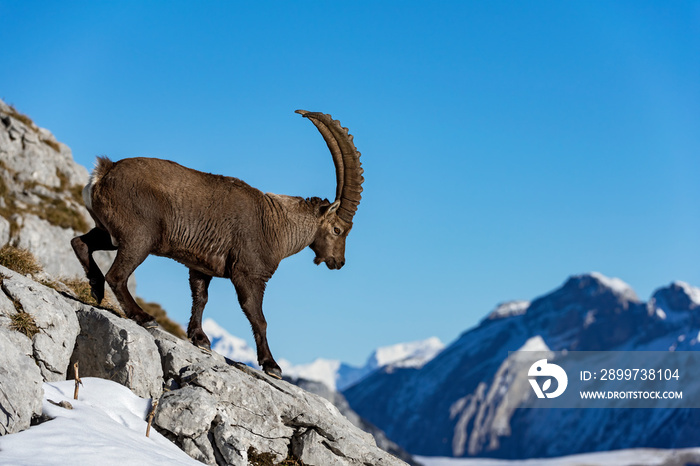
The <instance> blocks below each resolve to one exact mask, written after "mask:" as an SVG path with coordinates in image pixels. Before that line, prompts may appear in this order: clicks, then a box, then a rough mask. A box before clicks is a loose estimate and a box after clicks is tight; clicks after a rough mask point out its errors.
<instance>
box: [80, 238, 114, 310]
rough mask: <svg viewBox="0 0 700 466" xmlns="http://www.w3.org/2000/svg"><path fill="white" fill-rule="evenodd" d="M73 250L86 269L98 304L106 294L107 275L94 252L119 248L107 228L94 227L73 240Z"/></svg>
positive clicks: (91, 290) (91, 291)
mask: <svg viewBox="0 0 700 466" xmlns="http://www.w3.org/2000/svg"><path fill="white" fill-rule="evenodd" d="M71 246H73V251H75V255H76V256H77V257H78V260H79V261H80V264H81V265H82V266H83V269H84V270H85V275H86V276H87V279H88V281H89V282H90V293H91V294H92V297H93V298H95V301H97V304H99V303H101V302H102V299H103V298H104V296H105V277H104V275H103V274H102V271H101V270H100V268H99V267H98V266H97V263H96V262H95V259H94V258H93V257H92V253H93V252H95V251H113V250H115V249H117V248H116V247H115V246H114V245H113V244H112V240H111V238H110V236H109V233H107V232H106V231H105V230H102V229H100V228H93V229H92V230H90V231H89V232H87V233H86V234H84V235H82V236H76V237H75V238H73V239H72V240H71Z"/></svg>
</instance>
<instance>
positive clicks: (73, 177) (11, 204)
mask: <svg viewBox="0 0 700 466" xmlns="http://www.w3.org/2000/svg"><path fill="white" fill-rule="evenodd" d="M56 148H58V150H56ZM87 181H88V172H87V170H86V169H85V167H83V166H81V165H79V164H77V163H75V161H74V160H73V156H72V154H71V151H70V149H69V148H68V146H66V145H65V144H61V143H59V142H57V141H56V138H55V137H54V136H53V134H51V132H50V131H48V130H46V129H44V128H39V127H37V126H36V125H28V124H26V122H24V121H22V120H21V119H20V118H18V117H17V115H16V113H15V112H14V111H13V110H12V109H11V108H10V107H9V106H8V105H6V104H5V103H4V102H2V101H1V100H0V182H1V183H2V184H3V185H4V188H5V194H4V195H0V207H4V208H6V209H7V211H8V213H7V214H6V215H9V216H11V218H3V217H0V246H2V245H4V244H7V243H8V242H10V243H11V244H12V245H14V246H17V247H20V248H23V249H28V250H29V251H30V252H31V253H32V254H34V256H35V257H36V258H37V260H38V261H39V263H40V264H41V265H42V266H43V267H44V270H45V271H46V273H48V274H49V275H51V276H52V277H53V278H59V279H60V278H61V277H71V278H72V277H76V278H84V277H85V273H84V272H83V268H82V266H81V265H80V263H79V262H78V260H77V259H76V257H75V254H74V253H73V249H72V248H71V246H70V240H71V239H72V238H73V237H74V236H76V235H78V234H80V233H79V232H75V231H73V230H72V229H70V228H62V227H59V226H56V225H53V224H51V223H49V222H48V221H46V220H43V219H41V218H39V216H37V215H36V214H37V213H42V212H44V211H45V209H47V208H50V207H51V203H53V202H56V201H59V205H65V207H66V208H68V209H69V210H70V211H71V212H72V214H73V215H75V216H78V217H82V218H83V219H84V220H85V222H86V223H87V225H89V226H90V227H91V226H92V225H93V221H92V219H91V217H90V215H89V214H88V211H87V209H85V207H84V205H83V202H82V200H81V199H76V191H77V190H79V189H80V188H82V186H84V185H85V184H86V183H87ZM10 213H11V214H10ZM10 222H13V223H14V224H15V225H16V226H17V227H18V228H17V229H16V232H15V233H14V234H13V237H11V235H10V232H11V229H10ZM114 257H115V253H114V252H106V251H105V252H98V253H96V254H95V260H96V261H97V263H98V265H99V266H100V268H101V269H102V271H103V272H106V271H107V270H109V266H110V265H111V263H112V261H113V260H114ZM129 289H130V290H131V292H132V294H133V293H135V291H136V282H135V280H134V278H133V277H131V278H130V279H129ZM108 292H109V291H108Z"/></svg>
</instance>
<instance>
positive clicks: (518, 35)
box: [0, 0, 700, 364]
mask: <svg viewBox="0 0 700 466" xmlns="http://www.w3.org/2000/svg"><path fill="white" fill-rule="evenodd" d="M0 43H1V44H2V51H1V52H0V70H2V72H1V73H0V98H2V99H3V100H5V101H6V102H8V103H12V104H14V105H15V106H16V107H17V108H18V109H19V110H20V111H22V112H24V113H27V114H28V115H30V116H31V117H32V118H33V119H34V120H35V122H37V124H39V125H40V126H43V127H46V128H49V129H50V130H51V131H52V132H53V133H54V134H55V135H56V137H57V138H58V139H59V140H60V141H62V142H65V143H66V144H68V145H69V146H70V147H71V148H72V150H73V156H74V158H75V159H76V161H78V162H79V163H81V164H83V165H85V166H87V167H91V166H92V164H93V162H94V159H95V157H96V156H97V155H108V156H109V157H111V158H113V159H120V158H125V157H131V156H152V157H160V158H168V159H171V160H175V161H177V162H179V163H181V164H184V165H187V166H190V167H192V168H196V169H199V170H203V171H209V172H214V173H219V174H225V175H229V176H235V177H238V178H241V179H243V180H245V181H246V182H248V183H250V184H252V185H253V186H255V187H257V188H259V189H261V190H263V191H266V192H276V193H280V194H290V195H301V196H314V195H317V196H321V197H332V196H333V195H334V192H335V186H334V184H335V177H334V172H333V165H332V162H331V158H330V156H329V154H328V152H327V149H326V147H325V144H324V143H323V141H322V139H321V136H320V135H319V134H318V132H317V131H316V129H315V128H314V127H313V126H312V125H311V124H310V123H309V122H308V121H306V120H305V119H303V118H301V117H299V116H298V115H295V114H294V113H293V111H294V110H296V109H298V108H302V109H307V110H312V111H322V112H325V113H331V114H332V115H333V116H334V117H335V118H337V119H339V120H340V121H341V122H342V123H343V125H345V126H347V127H349V128H350V132H351V133H352V134H353V135H355V143H356V145H357V147H358V149H359V150H360V151H361V152H362V154H363V156H362V160H363V164H364V167H365V178H366V182H365V185H364V188H365V191H364V195H363V200H362V204H361V206H360V209H359V211H358V214H357V216H356V217H355V227H354V229H353V231H352V233H351V234H350V236H349V238H348V244H347V251H346V259H347V265H346V266H345V268H343V269H342V270H341V271H329V270H328V269H326V268H325V267H316V266H314V265H313V263H312V259H313V253H312V252H311V251H310V250H308V249H307V250H305V251H302V252H301V253H299V254H298V255H296V256H294V257H292V258H289V259H286V260H285V261H283V262H282V264H281V266H280V268H279V269H278V271H277V273H276V274H275V276H274V277H273V278H272V280H271V281H270V282H269V284H268V288H267V293H266V298H265V314H266V317H267V320H268V323H269V328H268V335H269V340H270V344H271V348H272V352H273V354H274V355H275V357H276V358H278V359H280V358H286V359H289V360H291V361H293V362H296V363H301V362H308V361H310V360H312V359H313V358H315V357H318V356H323V357H328V358H339V359H342V360H345V361H347V362H350V363H356V364H359V363H362V362H363V360H364V358H365V357H366V356H367V355H368V353H369V352H370V351H371V350H372V349H373V348H375V347H377V346H381V345H388V344H393V343H398V342H402V341H409V340H415V339H423V338H427V337H430V336H433V335H435V336H438V337H439V338H441V339H442V340H443V341H445V342H449V341H451V340H453V339H454V338H456V337H457V336H458V335H459V334H460V333H461V332H462V331H464V330H466V329H467V328H469V327H471V326H473V325H475V324H476V323H478V321H479V320H480V319H481V318H483V317H484V315H485V314H486V313H487V312H488V311H489V310H491V309H492V308H493V307H494V306H495V305H496V304H497V303H499V302H501V301H504V300H509V299H532V298H535V297H537V296H538V295H541V294H544V293H545V292H548V291H549V290H551V289H553V288H555V287H557V286H559V285H560V284H561V283H562V282H563V281H564V280H565V279H566V278H567V277H568V276H569V275H572V274H577V273H583V272H588V271H599V272H601V273H603V274H606V275H609V276H616V277H619V278H621V279H623V280H625V281H627V282H628V283H630V284H631V285H632V286H633V287H634V288H635V289H636V290H637V292H638V294H639V296H640V298H642V299H645V300H646V299H648V297H649V296H650V294H651V293H652V292H653V290H654V289H655V288H657V287H659V286H662V285H666V284H668V283H669V282H671V281H673V280H684V281H687V282H690V283H691V284H693V285H695V286H700V182H699V181H700V178H699V176H698V175H699V174H700V84H699V83H700V60H699V59H698V57H700V2H698V1H675V2H665V1H664V2H661V1H659V2H647V1H629V2H619V1H608V2H546V1H539V2H537V1H535V2H515V1H512V2H511V1H493V2H476V1H465V2H456V1H454V2H449V1H446V2H437V3H436V2H412V1H403V2H398V1H384V2H382V1H380V2H376V1H374V2H370V1H353V2H320V1H308V2H245V3H244V2H213V1H211V2H196V3H195V2H178V1H175V2H156V1H149V2H128V1H120V2H88V1H84V2H78V1H70V2H35V1H22V2H19V1H5V0H0ZM136 276H137V280H138V293H139V294H140V295H141V296H143V297H144V298H145V299H147V300H151V301H157V302H160V303H161V304H163V306H164V307H165V308H166V309H167V310H168V311H169V312H170V314H171V315H173V316H174V317H175V318H176V319H177V320H179V321H180V322H182V323H183V324H185V323H186V322H187V320H188V319H189V308H190V296H189V288H188V285H187V270H186V269H185V267H184V266H181V265H179V264H177V263H175V262H173V261H170V260H167V259H160V258H149V259H148V260H147V261H146V262H145V263H144V264H143V265H142V266H141V267H140V268H139V269H138V270H137V272H136ZM205 316H208V317H212V318H214V319H215V320H217V321H218V322H220V323H221V324H222V325H223V326H225V327H226V328H228V329H229V330H230V331H231V332H232V333H234V334H236V335H238V336H241V337H243V338H245V339H246V340H248V341H249V342H250V343H251V344H252V335H251V332H250V329H249V326H248V324H247V321H246V320H245V317H244V316H243V314H242V312H241V311H240V309H239V307H238V304H237V301H236V298H235V292H234V290H233V287H232V285H231V284H230V283H228V282H227V281H225V280H222V279H218V280H215V281H214V282H213V284H212V287H211V290H210V303H209V305H208V306H207V309H206V311H205Z"/></svg>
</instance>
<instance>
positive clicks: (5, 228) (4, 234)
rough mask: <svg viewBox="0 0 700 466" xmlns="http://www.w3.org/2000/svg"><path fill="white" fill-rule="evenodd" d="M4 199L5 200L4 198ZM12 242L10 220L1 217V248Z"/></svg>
mask: <svg viewBox="0 0 700 466" xmlns="http://www.w3.org/2000/svg"><path fill="white" fill-rule="evenodd" d="M3 201H4V200H3ZM9 242H10V222H9V221H8V220H7V219H5V217H0V248H1V247H3V246H5V245H6V244H7V243H9Z"/></svg>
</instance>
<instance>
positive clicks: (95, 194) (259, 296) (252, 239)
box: [71, 110, 364, 378]
mask: <svg viewBox="0 0 700 466" xmlns="http://www.w3.org/2000/svg"><path fill="white" fill-rule="evenodd" d="M297 113H300V114H301V115H303V116H304V117H306V118H309V119H310V120H311V121H312V122H313V123H314V125H316V127H317V128H318V130H319V131H320V132H321V135H322V136H323V138H324V140H325V141H326V144H327V145H328V148H329V149H330V151H331V155H332V156H333V161H334V164H335V170H336V181H337V186H336V198H335V201H334V202H332V203H331V202H329V201H328V200H327V199H320V198H316V197H314V198H309V199H303V198H301V197H291V196H282V195H277V194H269V193H267V194H264V193H262V192H261V191H259V190H257V189H255V188H253V187H251V186H249V185H248V184H246V183H244V182H243V181H241V180H239V179H237V178H232V177H226V176H220V175H212V174H209V173H202V172H199V171H196V170H192V169H189V168H186V167H183V166H181V165H178V164H177V163H175V162H170V161H167V160H160V159H151V158H133V159H124V160H120V161H118V162H112V161H110V160H109V159H107V158H98V161H97V166H96V167H95V169H94V170H93V172H92V175H91V178H90V182H89V183H88V185H87V186H86V187H85V189H84V190H83V198H84V200H85V204H86V206H87V209H88V211H89V212H90V215H91V216H92V218H93V219H94V220H95V225H96V226H95V228H93V229H92V230H91V231H89V232H88V233H86V234H85V235H82V236H78V237H76V238H73V240H72V241H71V244H72V246H73V249H74V250H75V253H76V255H77V256H78V259H79V260H80V262H81V264H82V265H83V267H84V269H85V273H86V274H87V277H88V279H89V281H90V287H91V290H92V295H93V297H94V298H95V299H96V300H97V301H98V302H100V301H101V300H102V298H103V297H104V284H105V280H106V281H107V283H108V284H109V286H110V287H111V288H112V290H113V291H114V294H115V295H116V297H117V299H118V300H119V303H120V304H121V306H122V308H123V309H124V311H125V312H126V313H127V315H128V316H129V317H130V318H132V319H134V320H135V321H136V322H138V323H139V324H141V325H144V326H150V325H152V322H153V318H152V317H151V316H149V315H148V314H146V313H145V312H144V311H143V310H142V309H141V308H140V307H139V305H138V304H137V303H136V301H134V298H133V297H132V296H131V294H130V293H129V290H128V289H127V286H126V283H127V279H128V278H129V276H130V275H131V274H132V273H133V272H134V270H135V269H136V267H138V266H139V264H141V263H142V262H143V261H144V260H145V259H146V257H148V255H149V254H155V255H158V256H164V257H170V258H172V259H175V260H176V261H178V262H181V263H183V264H184V265H186V266H187V267H188V268H189V271H190V288H191V290H192V317H191V319H190V323H189V326H188V328H187V336H188V337H189V338H190V339H191V341H192V343H194V344H195V345H197V346H200V347H203V348H209V347H210V342H209V339H208V338H207V336H206V335H205V333H204V331H203V330H202V312H203V311H204V306H205V305H206V303H207V290H208V288H209V282H210V281H211V279H212V277H224V278H229V279H231V281H232V282H233V285H234V287H235V288H236V293H237V295H238V301H239V303H240V305H241V308H242V309H243V312H244V313H245V315H246V317H247V318H248V320H249V321H250V324H251V326H252V328H253V335H254V337H255V344H256V345H257V351H258V363H259V364H260V366H262V368H263V370H264V371H265V372H266V373H268V374H269V375H271V376H274V377H278V378H279V377H281V376H282V371H281V370H280V368H279V366H278V365H277V363H276V362H275V360H274V358H273V357H272V354H271V352H270V349H269V347H268V344H267V336H266V330H267V323H266V321H265V316H264V315H263V310H262V301H263V294H264V291H265V284H266V283H267V281H268V280H269V279H270V277H272V274H273V273H274V272H275V270H276V269H277V266H278V265H279V263H280V261H281V260H282V259H284V258H285V257H288V256H291V255H292V254H296V253H297V252H299V251H301V250H302V249H304V248H305V247H307V246H310V247H311V249H312V250H313V251H314V253H315V254H316V257H315V258H314V263H316V264H317V265H318V264H320V263H322V262H325V263H326V265H327V266H328V268H329V269H339V268H341V267H342V266H343V265H344V264H345V239H346V238H347V235H348V233H349V232H350V229H351V228H352V219H353V216H354V214H355V212H356V211H357V206H358V205H359V203H360V199H361V192H362V186H361V185H362V182H363V181H364V179H363V178H362V171H363V170H362V168H361V164H360V159H359V157H360V153H359V152H358V151H357V149H356V148H355V145H354V144H353V138H352V136H351V135H349V134H348V130H347V129H346V128H343V127H342V126H341V125H340V123H339V122H338V121H336V120H333V119H332V118H331V117H330V115H325V114H322V113H311V112H306V111H303V110H297ZM99 250H117V256H116V258H115V260H114V263H113V264H112V266H111V267H110V269H109V271H108V272H107V274H106V275H103V274H102V272H101V271H100V269H99V268H98V267H97V264H96V263H95V261H94V259H93V257H92V253H93V252H94V251H99Z"/></svg>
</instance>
